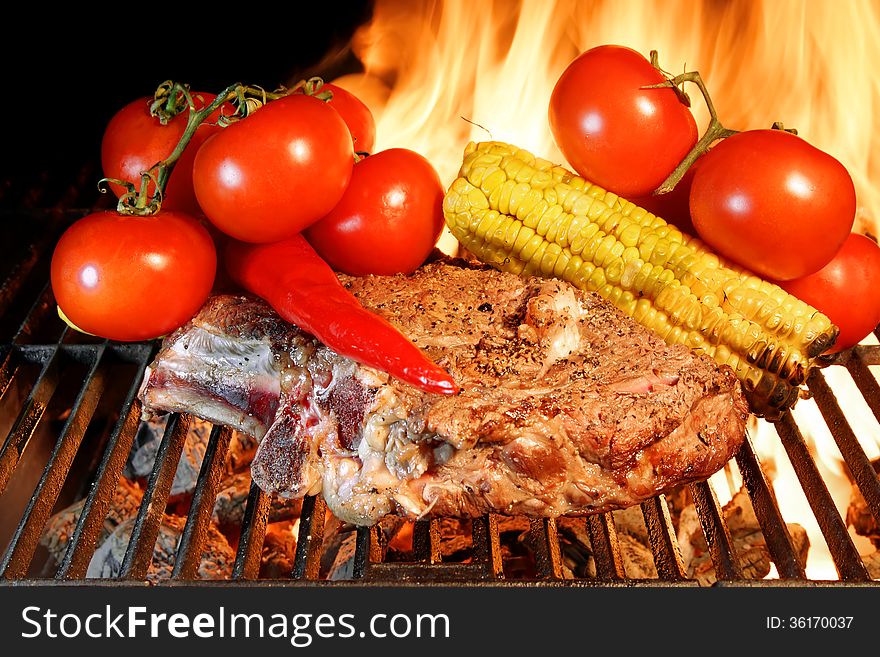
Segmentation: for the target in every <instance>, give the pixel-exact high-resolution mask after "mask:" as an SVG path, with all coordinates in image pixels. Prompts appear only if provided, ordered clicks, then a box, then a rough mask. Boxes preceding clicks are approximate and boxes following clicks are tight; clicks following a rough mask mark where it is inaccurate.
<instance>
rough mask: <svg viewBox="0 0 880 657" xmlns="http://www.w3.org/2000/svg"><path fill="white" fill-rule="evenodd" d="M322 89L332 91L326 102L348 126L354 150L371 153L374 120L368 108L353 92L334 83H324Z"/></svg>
mask: <svg viewBox="0 0 880 657" xmlns="http://www.w3.org/2000/svg"><path fill="white" fill-rule="evenodd" d="M322 89H327V90H329V91H331V92H332V93H333V98H331V99H330V100H329V101H328V102H329V103H330V106H331V107H332V108H333V109H335V110H336V111H337V112H339V115H340V116H341V117H342V120H343V121H345V125H347V126H348V129H349V131H350V132H351V138H352V141H353V142H354V150H355V151H357V152H358V153H372V152H373V145H374V144H375V142H376V121H375V119H374V118H373V113H372V112H371V111H370V108H369V107H367V106H366V105H365V104H364V103H363V101H362V100H361V99H360V98H358V97H357V96H355V95H354V94H353V93H351V92H350V91H346V90H345V89H343V88H342V87H337V86H336V85H335V84H332V83H331V84H325V85H324V86H323V87H322Z"/></svg>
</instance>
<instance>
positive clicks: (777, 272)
mask: <svg viewBox="0 0 880 657" xmlns="http://www.w3.org/2000/svg"><path fill="white" fill-rule="evenodd" d="M700 159H701V160H703V162H702V163H701V165H700V168H699V170H698V171H697V173H696V175H695V176H694V182H693V186H692V187H691V197H690V207H691V218H692V219H693V222H694V227H695V228H696V229H697V232H698V233H699V235H700V237H701V238H702V239H703V240H704V241H705V242H706V243H707V244H709V245H710V246H712V247H713V248H714V249H715V250H716V251H718V253H720V254H722V255H724V256H726V257H728V258H730V259H731V260H733V261H734V262H737V263H739V264H740V265H742V266H743V267H746V268H747V269H751V270H752V271H754V272H755V273H757V274H760V275H762V276H765V277H768V278H773V279H776V280H791V279H794V278H800V277H801V276H806V275H807V274H812V273H813V272H815V271H818V270H819V269H821V268H822V267H823V266H824V265H825V264H827V263H828V261H829V260H831V258H832V257H833V256H834V254H835V253H837V251H838V250H839V249H840V246H841V245H842V244H843V241H844V240H845V239H846V237H847V235H849V233H850V231H851V230H852V226H853V222H854V221H855V213H856V192H855V187H854V185H853V181H852V178H851V177H850V175H849V173H848V172H847V170H846V169H845V168H844V166H843V165H842V164H841V163H840V162H838V161H837V160H835V159H834V158H833V157H831V156H830V155H828V153H825V152H823V151H821V150H819V149H818V148H816V147H815V146H812V145H811V144H809V143H808V142H806V141H805V140H804V139H801V138H800V137H798V136H796V135H793V134H791V133H788V132H785V131H782V130H749V131H747V132H740V133H738V134H735V135H733V136H732V137H728V138H727V139H724V140H723V141H721V142H720V143H718V144H717V145H716V146H715V147H714V148H712V150H711V151H709V152H708V153H706V154H705V155H703V156H702V157H701V158H700Z"/></svg>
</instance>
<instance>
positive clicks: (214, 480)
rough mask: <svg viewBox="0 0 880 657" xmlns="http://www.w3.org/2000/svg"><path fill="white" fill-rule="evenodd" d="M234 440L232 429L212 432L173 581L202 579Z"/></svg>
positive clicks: (176, 556)
mask: <svg viewBox="0 0 880 657" xmlns="http://www.w3.org/2000/svg"><path fill="white" fill-rule="evenodd" d="M231 438H232V430H231V429H230V428H229V427H223V426H220V425H217V426H214V427H212V428H211V436H210V438H209V439H208V446H207V447H206V448H205V456H204V457H203V458H202V467H201V469H200V470H199V477H198V479H197V480H196V487H195V490H194V491H193V497H192V502H191V504H190V510H189V514H188V515H187V517H186V525H184V527H183V533H182V534H181V536H180V544H179V545H178V547H177V554H176V555H175V558H174V568H173V569H172V571H171V577H172V579H195V578H197V577H198V570H199V563H200V562H201V559H202V548H203V546H204V544H205V539H206V538H207V536H208V530H209V529H210V525H211V515H212V514H213V511H214V500H215V499H216V497H217V489H218V487H219V485H220V478H221V477H222V476H223V470H224V467H225V465H226V454H227V452H228V451H229V441H230V440H231Z"/></svg>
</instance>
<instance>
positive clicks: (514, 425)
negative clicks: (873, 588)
mask: <svg viewBox="0 0 880 657" xmlns="http://www.w3.org/2000/svg"><path fill="white" fill-rule="evenodd" d="M342 280H343V282H344V284H345V285H346V286H347V287H348V288H349V290H350V291H351V292H352V293H353V294H355V295H356V296H357V297H358V298H359V299H360V301H361V303H363V305H364V306H365V307H367V308H368V309H370V310H372V311H374V312H376V313H378V314H380V315H382V316H383V317H385V318H386V319H388V320H389V321H390V322H391V323H392V324H394V325H395V326H396V327H398V328H399V329H400V330H401V331H402V332H403V333H404V334H405V335H407V336H408V337H409V338H410V339H411V340H412V341H413V342H414V343H415V344H417V345H419V346H420V347H421V348H422V349H424V351H425V352H426V353H427V354H428V355H429V357H431V358H432V359H434V360H435V361H436V362H437V363H439V364H440V365H442V366H443V367H445V368H447V369H448V370H449V372H450V373H451V374H452V375H453V377H454V378H455V380H456V382H457V383H458V384H459V385H460V386H461V388H462V392H461V393H460V394H459V395H457V396H454V397H447V396H439V395H433V394H430V393H424V392H422V391H420V390H418V389H416V388H414V387H412V386H409V385H407V384H404V383H401V382H400V381H397V380H395V379H393V378H391V377H389V376H388V375H386V374H384V373H382V372H379V371H376V370H374V369H371V368H368V367H364V366H362V365H359V364H357V363H355V362H353V361H351V360H349V359H347V358H343V357H341V356H339V355H338V354H336V353H335V352H333V351H331V350H330V349H328V348H326V347H325V346H323V345H322V344H320V343H318V342H317V341H315V340H314V338H312V337H311V336H310V335H308V334H305V333H303V332H301V331H299V330H298V329H297V328H296V327H294V326H292V325H290V324H288V323H286V322H284V321H283V320H281V319H280V318H279V317H278V316H277V315H276V314H275V313H274V311H272V310H271V308H269V306H268V305H267V304H265V303H264V302H263V301H261V300H259V299H255V298H252V297H247V296H216V297H213V298H211V299H210V300H209V301H208V303H207V304H206V305H205V307H204V308H203V309H202V310H201V312H200V313H199V314H198V316H196V317H195V318H194V319H193V320H192V322H190V323H189V324H187V325H186V326H184V327H182V328H181V329H179V330H178V331H176V332H175V333H174V334H172V335H170V336H169V337H168V338H167V339H166V340H165V342H164V344H163V347H162V350H161V351H160V352H159V354H158V355H157V357H156V359H155V361H154V362H153V363H152V365H151V366H150V368H149V370H148V371H147V373H146V376H145V379H144V383H143V386H142V390H141V396H142V400H143V402H144V409H145V413H146V414H147V415H150V414H151V413H152V412H156V411H177V412H189V413H193V414H195V415H199V416H201V417H204V418H206V419H208V420H211V421H213V422H218V423H223V424H228V425H231V426H233V427H235V428H237V429H239V430H242V431H245V432H249V433H251V434H254V435H255V436H257V437H258V438H260V439H261V441H260V445H259V448H258V452H257V455H256V458H255V460H254V463H253V464H252V475H253V478H254V481H256V482H257V484H258V485H259V486H260V487H261V488H263V489H264V490H266V491H270V492H272V493H277V494H281V495H284V496H290V497H297V496H302V495H305V494H316V493H318V492H322V493H323V495H324V497H325V499H326V500H327V503H328V505H329V507H330V509H331V510H332V511H333V513H334V514H336V515H337V516H338V517H339V518H341V519H343V520H347V521H350V522H352V523H355V524H359V525H368V524H372V523H375V522H376V521H377V520H378V519H379V518H380V517H382V516H383V515H385V514H388V513H402V514H405V515H407V516H409V517H414V518H415V517H421V518H424V517H430V516H441V515H448V516H475V515H480V514H483V513H486V512H489V511H491V512H496V513H504V514H525V515H530V516H557V515H562V514H585V513H595V512H601V511H607V510H610V509H615V508H621V507H626V506H630V505H633V504H636V503H639V502H641V501H643V500H645V499H647V498H650V497H652V496H654V495H656V494H658V493H660V492H662V491H664V490H667V489H668V488H670V487H672V486H675V485H678V484H681V483H685V482H688V481H694V480H698V479H702V478H705V477H707V476H709V475H711V474H712V473H714V472H715V471H717V470H718V469H719V468H721V467H722V466H723V464H724V463H725V462H726V461H728V460H729V459H730V458H731V457H732V455H733V454H734V452H735V451H736V449H737V448H738V447H739V445H740V443H741V442H742V440H743V437H744V435H745V423H746V418H747V416H748V409H747V406H746V402H745V399H744V397H743V394H742V391H741V389H740V385H739V383H738V381H737V379H736V377H735V376H734V374H733V372H732V371H731V370H730V369H729V368H727V367H720V368H719V367H718V366H717V365H716V364H715V363H714V362H713V361H712V360H711V359H710V358H708V357H702V356H699V355H696V354H694V353H693V352H691V351H690V350H688V349H686V348H685V347H682V346H668V345H667V344H666V343H665V342H663V340H662V339H660V338H659V337H657V336H655V335H654V334H653V333H651V332H649V331H648V330H646V329H644V328H642V327H641V326H639V325H638V324H637V323H636V322H635V321H633V320H632V319H630V318H629V317H627V316H626V315H624V314H623V313H621V312H619V311H618V310H617V309H616V308H614V307H613V306H611V305H610V304H608V303H606V302H605V301H603V300H602V299H601V298H600V297H599V296H597V295H594V294H591V293H583V292H581V291H579V290H577V289H576V288H574V287H573V286H571V285H569V284H568V283H565V282H562V281H556V280H545V279H538V278H528V277H519V276H516V275H513V274H507V273H502V272H499V271H496V270H494V269H489V268H482V267H476V268H475V267H470V266H466V265H465V263H463V262H458V261H456V262H449V261H447V262H436V263H431V264H428V265H425V266H424V267H422V268H421V269H419V270H418V271H417V272H415V273H414V274H412V275H410V276H402V275H401V276H369V277H363V278H355V277H345V276H344V277H342Z"/></svg>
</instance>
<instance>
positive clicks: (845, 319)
mask: <svg viewBox="0 0 880 657" xmlns="http://www.w3.org/2000/svg"><path fill="white" fill-rule="evenodd" d="M779 285H780V286H782V288H783V289H785V290H786V291H788V292H789V293H790V294H793V295H794V296H796V297H797V298H798V299H801V300H802V301H806V302H807V303H808V304H810V305H811V306H813V307H814V308H816V309H817V310H819V311H820V312H822V313H823V314H824V315H826V316H827V317H828V319H830V320H831V321H832V322H834V323H835V324H836V325H837V326H838V327H840V335H838V336H837V342H836V343H835V345H834V348H833V349H831V352H832V353H834V352H836V351H843V350H844V349H848V348H849V347H852V346H853V345H854V344H858V343H859V342H860V341H861V340H862V339H863V338H865V337H866V336H867V335H868V334H869V333H870V332H871V331H873V330H874V329H875V328H876V327H877V325H878V324H880V246H877V243H876V242H874V241H873V240H871V239H869V238H867V237H865V236H864V235H859V234H858V233H850V234H849V236H847V238H846V240H845V241H844V243H843V246H842V247H841V248H840V251H838V252H837V254H836V255H835V256H834V257H833V258H832V259H831V262H829V263H828V264H827V265H825V266H824V267H822V269H820V270H819V271H817V272H815V273H813V274H810V275H809V276H804V277H803V278H797V279H795V280H793V281H783V282H781V283H779Z"/></svg>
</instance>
